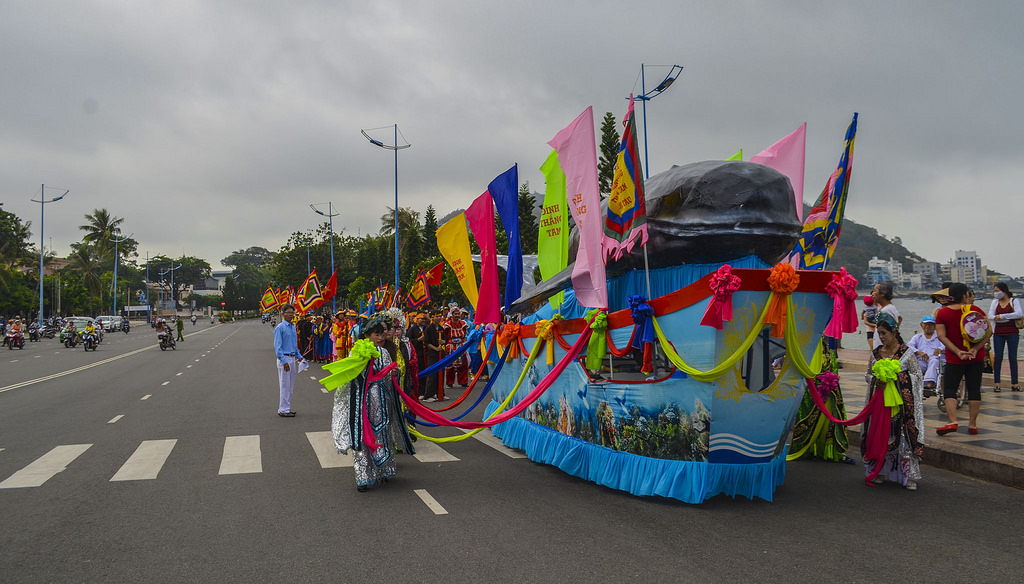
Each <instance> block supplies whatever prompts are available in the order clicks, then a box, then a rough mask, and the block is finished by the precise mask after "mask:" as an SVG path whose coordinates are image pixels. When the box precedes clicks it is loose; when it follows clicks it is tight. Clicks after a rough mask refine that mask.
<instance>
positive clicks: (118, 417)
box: [107, 414, 124, 424]
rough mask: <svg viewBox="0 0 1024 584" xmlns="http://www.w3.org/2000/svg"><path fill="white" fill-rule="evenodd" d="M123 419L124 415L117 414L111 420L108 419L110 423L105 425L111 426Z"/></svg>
mask: <svg viewBox="0 0 1024 584" xmlns="http://www.w3.org/2000/svg"><path fill="white" fill-rule="evenodd" d="M123 417H124V414H118V415H116V416H114V417H113V418H110V421H109V422H107V423H108V424H113V423H114V422H116V421H118V420H120V419H121V418H123Z"/></svg>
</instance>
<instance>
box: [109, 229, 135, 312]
mask: <svg viewBox="0 0 1024 584" xmlns="http://www.w3.org/2000/svg"><path fill="white" fill-rule="evenodd" d="M132 235H135V234H134V233H132ZM132 235H129V236H127V237H122V238H120V239H119V238H118V237H117V236H114V239H111V240H110V241H113V242H114V312H112V313H111V314H110V315H111V316H117V264H118V260H120V259H121V256H120V254H119V253H118V246H119V245H120V244H122V243H124V242H125V241H128V240H129V239H131V238H132Z"/></svg>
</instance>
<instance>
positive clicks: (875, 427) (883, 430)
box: [807, 379, 892, 486]
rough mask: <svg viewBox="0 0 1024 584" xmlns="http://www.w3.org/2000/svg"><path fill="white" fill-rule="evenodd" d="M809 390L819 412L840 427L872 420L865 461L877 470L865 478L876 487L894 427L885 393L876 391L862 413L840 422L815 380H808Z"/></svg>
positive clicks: (865, 444)
mask: <svg viewBox="0 0 1024 584" xmlns="http://www.w3.org/2000/svg"><path fill="white" fill-rule="evenodd" d="M807 388H808V391H809V392H810V393H811V399H812V400H814V405H816V406H818V410H819V411H821V413H822V414H824V416H825V417H826V418H828V419H829V420H831V421H833V422H835V423H836V424H839V425H840V426H854V425H856V424H860V423H862V422H865V421H867V420H871V425H870V426H869V427H868V435H867V438H866V439H865V441H864V460H865V461H867V462H874V463H875V468H874V470H872V471H871V474H869V475H868V476H867V477H865V478H864V482H866V483H867V484H868V485H869V486H874V485H873V484H872V483H871V481H872V480H873V479H874V478H875V477H877V476H878V473H879V472H881V470H882V464H883V463H884V462H885V451H886V450H888V447H889V429H890V427H891V426H892V411H891V410H890V409H889V408H887V407H885V397H884V395H883V394H884V393H885V392H884V391H877V390H876V391H875V392H874V394H873V395H872V396H871V400H870V401H869V402H868V403H867V405H865V406H864V409H863V410H862V411H861V413H859V414H857V415H856V416H854V417H852V418H850V419H848V420H840V419H839V418H836V417H835V416H833V415H832V413H831V412H829V411H828V408H827V407H826V406H825V401H824V400H823V399H821V394H820V393H819V392H818V388H817V387H816V386H815V384H814V380H813V379H808V380H807Z"/></svg>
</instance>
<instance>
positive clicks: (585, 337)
mask: <svg viewBox="0 0 1024 584" xmlns="http://www.w3.org/2000/svg"><path fill="white" fill-rule="evenodd" d="M592 333H593V329H591V328H590V326H589V323H588V326H587V327H586V328H584V329H583V332H582V333H581V334H580V338H578V339H576V342H575V343H574V344H573V346H572V348H570V349H569V351H568V352H566V354H565V356H564V357H562V359H561V360H560V361H559V362H558V364H557V365H555V368H554V369H552V370H551V372H550V373H548V374H547V375H546V376H545V377H544V379H542V380H541V381H540V383H538V384H537V387H535V388H534V389H533V391H531V392H530V393H529V394H528V395H527V396H526V398H524V399H523V401H521V402H519V403H518V404H516V405H515V406H514V407H513V408H512V409H510V410H506V411H505V412H502V413H501V414H498V415H497V416H494V417H493V418H490V419H488V420H484V421H483V422H454V421H452V420H449V419H448V418H445V417H443V416H441V415H439V414H438V413H437V412H435V411H434V410H431V409H430V408H428V407H426V406H424V405H423V404H421V403H420V402H419V401H418V400H417V399H416V398H413V397H409V396H408V395H406V393H405V392H404V391H402V389H401V388H400V387H398V386H397V385H396V386H395V389H396V390H398V393H399V394H401V396H402V401H404V402H405V405H406V407H407V408H409V409H410V410H411V411H412V413H414V414H416V416H417V417H419V418H422V419H423V420H425V421H427V422H430V423H431V424H437V425H438V426H451V427H454V428H464V429H466V430H473V429H476V428H490V427H491V426H495V425H497V424H500V423H502V422H504V421H507V420H509V419H511V418H514V417H516V416H518V415H519V414H521V413H522V412H523V410H525V409H526V408H528V407H530V404H532V403H533V402H535V401H537V398H539V397H540V396H541V394H543V393H544V392H545V391H547V390H548V388H549V387H551V384H552V383H554V382H555V380H556V379H558V376H559V375H561V374H562V373H563V372H564V371H565V369H566V368H567V367H568V366H569V364H570V363H573V362H574V361H576V357H578V356H579V354H580V353H581V352H583V349H585V348H586V346H587V343H589V342H590V335H591V334H592ZM548 342H550V341H548Z"/></svg>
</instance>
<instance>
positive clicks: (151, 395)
mask: <svg viewBox="0 0 1024 584" xmlns="http://www.w3.org/2000/svg"><path fill="white" fill-rule="evenodd" d="M151 397H153V394H151V393H147V394H146V395H144V396H142V398H141V399H139V401H146V400H147V399H149V398H151Z"/></svg>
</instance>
